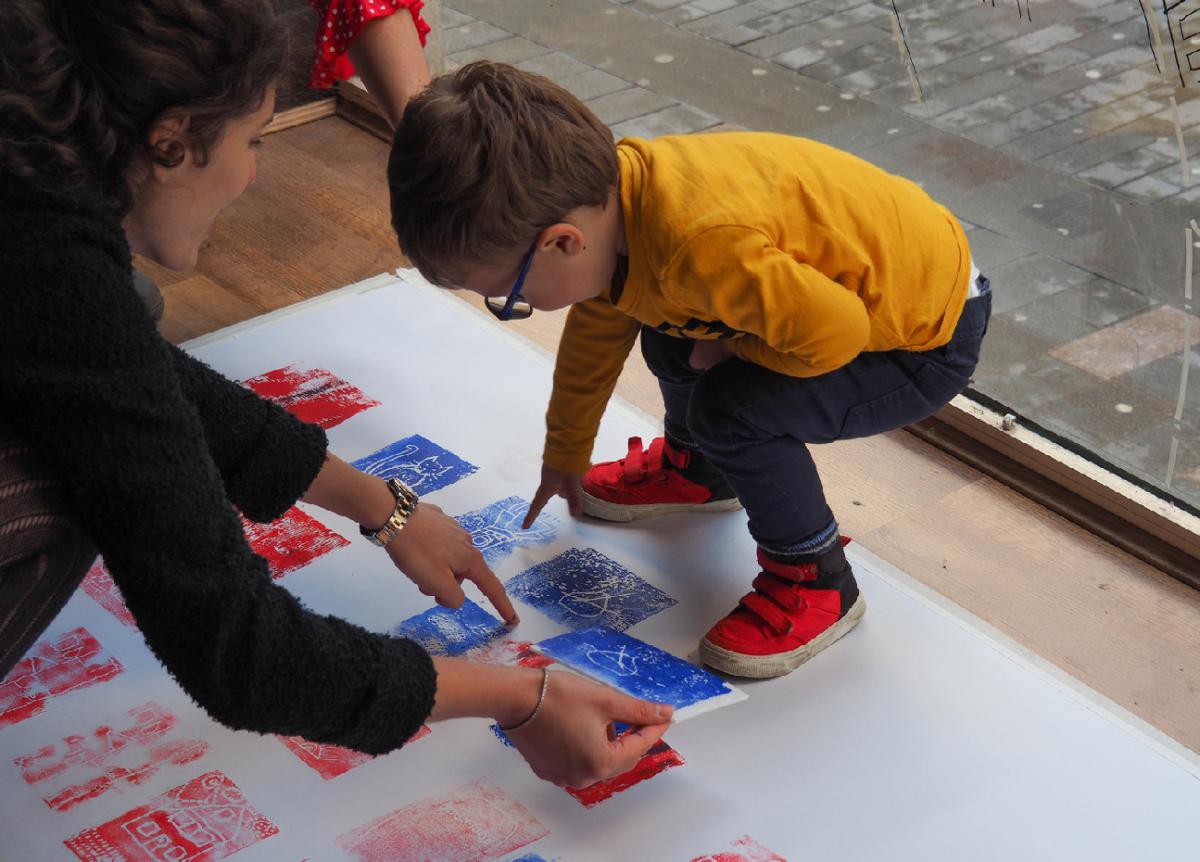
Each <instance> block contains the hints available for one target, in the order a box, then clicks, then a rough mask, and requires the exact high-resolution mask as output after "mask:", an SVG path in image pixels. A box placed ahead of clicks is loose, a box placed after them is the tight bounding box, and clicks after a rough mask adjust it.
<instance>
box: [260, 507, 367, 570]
mask: <svg viewBox="0 0 1200 862" xmlns="http://www.w3.org/2000/svg"><path fill="white" fill-rule="evenodd" d="M242 526H243V527H244V528H245V530H246V541H247V542H249V543H250V547H251V548H252V549H253V550H254V553H256V554H258V555H259V556H260V557H262V558H264V559H265V560H266V561H267V565H268V566H270V568H271V577H272V578H274V579H275V580H279V579H280V578H282V577H283V576H284V575H286V574H288V573H289V572H294V571H295V570H296V569H300V568H303V567H304V566H307V565H308V564H309V563H311V562H312V561H313V560H315V559H317V557H321V556H324V555H325V554H328V553H329V552H330V551H336V550H337V549H338V548H344V547H345V546H346V545H348V544H350V543H349V542H348V541H346V540H345V539H343V538H342V537H341V536H339V535H338V534H337V533H335V532H334V531H333V530H331V529H329V528H328V527H326V526H325V525H324V524H322V523H321V522H320V521H318V520H317V519H316V518H313V517H310V516H309V515H306V514H305V513H304V512H302V511H300V510H299V509H298V508H296V507H295V506H293V507H292V508H290V509H288V510H287V511H286V512H284V513H283V517H282V518H280V519H279V520H278V521H272V522H271V523H270V524H256V523H254V522H253V521H247V520H246V519H245V518H243V519H242Z"/></svg>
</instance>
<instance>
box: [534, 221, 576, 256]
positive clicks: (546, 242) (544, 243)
mask: <svg viewBox="0 0 1200 862" xmlns="http://www.w3.org/2000/svg"><path fill="white" fill-rule="evenodd" d="M538 244H539V245H540V246H541V248H542V250H543V251H550V250H551V249H553V250H554V251H559V252H562V253H563V254H567V255H573V254H579V253H580V252H581V251H583V247H584V237H583V231H581V230H580V229H579V228H578V227H577V226H575V225H573V224H570V223H568V222H559V223H558V224H552V225H550V227H548V228H546V229H545V230H544V231H542V235H541V237H540V238H539V240H538Z"/></svg>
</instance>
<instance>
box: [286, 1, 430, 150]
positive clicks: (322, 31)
mask: <svg viewBox="0 0 1200 862" xmlns="http://www.w3.org/2000/svg"><path fill="white" fill-rule="evenodd" d="M309 4H310V5H311V6H312V7H313V8H314V9H316V10H317V13H318V14H319V15H320V20H319V21H318V24H317V36H316V50H315V54H314V57H313V68H312V73H311V75H310V76H309V82H308V84H309V86H310V87H313V88H324V87H331V86H333V84H334V82H335V81H337V80H339V79H345V78H349V77H350V76H351V75H354V74H356V73H357V74H358V76H359V77H360V78H361V79H362V82H363V84H365V85H366V87H367V91H368V92H369V93H370V94H371V97H372V98H373V99H374V100H375V103H376V104H377V105H378V106H379V108H380V110H381V111H382V112H383V116H384V117H385V119H387V121H388V123H389V124H390V125H391V126H392V128H395V127H396V124H397V123H399V122H400V118H401V117H402V116H403V114H404V106H405V105H406V104H408V100H409V99H410V98H412V97H413V96H414V95H416V94H417V93H419V92H420V91H421V90H422V89H424V88H425V85H427V84H428V83H429V68H428V67H427V66H426V64H425V54H424V53H423V51H422V48H423V46H424V44H425V36H426V34H428V33H429V25H428V24H426V23H425V20H424V19H423V18H422V17H421V8H422V6H423V5H424V4H423V3H422V0H373V2H367V0H309ZM398 11H406V12H407V13H408V14H400V15H394V14H392V13H393V12H398Z"/></svg>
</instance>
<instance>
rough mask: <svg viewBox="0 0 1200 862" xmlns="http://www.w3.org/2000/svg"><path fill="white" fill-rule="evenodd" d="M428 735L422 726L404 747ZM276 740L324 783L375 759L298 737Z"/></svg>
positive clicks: (347, 749)
mask: <svg viewBox="0 0 1200 862" xmlns="http://www.w3.org/2000/svg"><path fill="white" fill-rule="evenodd" d="M428 735H429V725H428V724H422V725H421V728H420V729H419V730H418V731H417V732H416V733H414V734H413V735H412V736H410V737H409V738H408V742H406V743H405V745H411V744H412V743H414V742H416V741H417V740H418V739H421V738H423V737H425V736H428ZM277 739H278V740H279V741H280V742H282V743H283V744H284V745H285V746H287V749H288V751H290V752H292V754H294V755H296V756H297V757H298V758H300V760H301V761H303V762H304V763H305V765H307V766H309V767H311V768H312V769H313V770H315V771H316V773H317V774H318V775H320V776H321V777H322V778H324V779H325V780H326V781H329V780H330V779H332V778H337V777H338V776H339V775H345V774H346V773H347V772H349V771H350V770H351V769H354V768H355V767H356V766H362V765H363V764H364V763H366V762H367V761H368V760H374V759H375V757H374V755H371V754H363V753H362V752H361V751H353V750H352V749H349V748H342V747H341V746H339V745H323V744H322V743H320V742H310V741H309V740H307V739H304V738H303V737H299V736H280V737H277Z"/></svg>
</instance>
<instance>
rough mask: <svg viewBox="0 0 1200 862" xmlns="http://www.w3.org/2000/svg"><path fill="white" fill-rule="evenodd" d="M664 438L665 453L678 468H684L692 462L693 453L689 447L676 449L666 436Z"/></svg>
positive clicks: (673, 465)
mask: <svg viewBox="0 0 1200 862" xmlns="http://www.w3.org/2000/svg"><path fill="white" fill-rule="evenodd" d="M662 440H663V455H664V456H665V457H666V459H667V461H669V462H670V464H671V466H672V467H674V468H675V469H676V470H682V469H684V468H685V467H687V465H688V464H690V463H691V462H692V453H691V452H689V451H688V450H687V449H676V448H675V447H674V446H672V445H671V442H670V441H669V440H667V438H666V437H664V438H662Z"/></svg>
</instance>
